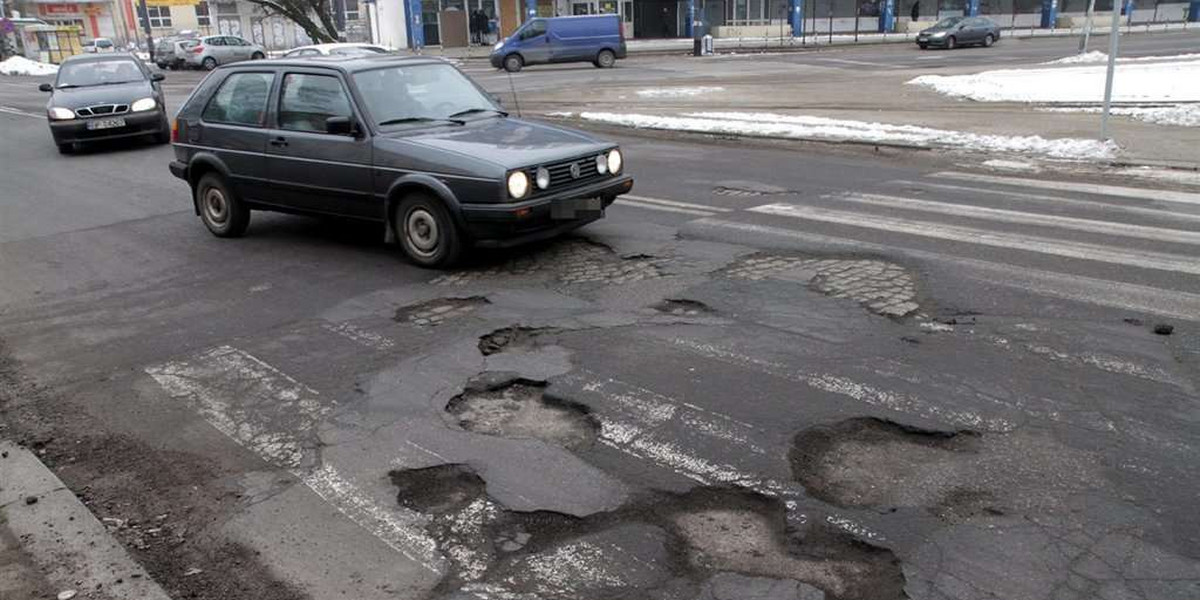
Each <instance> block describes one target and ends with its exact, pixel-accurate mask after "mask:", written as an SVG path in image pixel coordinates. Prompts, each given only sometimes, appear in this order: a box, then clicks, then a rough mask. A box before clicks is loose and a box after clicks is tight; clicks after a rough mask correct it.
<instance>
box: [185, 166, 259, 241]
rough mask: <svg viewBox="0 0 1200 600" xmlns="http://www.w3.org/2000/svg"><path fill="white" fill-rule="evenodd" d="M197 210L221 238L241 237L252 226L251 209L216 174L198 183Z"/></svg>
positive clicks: (196, 192)
mask: <svg viewBox="0 0 1200 600" xmlns="http://www.w3.org/2000/svg"><path fill="white" fill-rule="evenodd" d="M195 199H196V208H198V209H199V210H200V220H201V221H203V222H204V226H205V227H207V228H208V230H209V231H210V232H212V234H213V235H215V236H217V237H221V238H233V237H241V236H242V235H244V234H245V233H246V228H247V227H249V226H250V209H249V208H246V205H245V204H242V201H241V200H239V199H238V198H237V196H235V195H234V194H233V192H232V190H230V189H229V185H228V184H226V183H225V179H224V178H222V177H221V176H220V175H218V174H216V173H207V174H205V175H204V176H203V177H201V178H200V181H197V182H196V188H195Z"/></svg>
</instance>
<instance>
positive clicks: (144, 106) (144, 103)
mask: <svg viewBox="0 0 1200 600" xmlns="http://www.w3.org/2000/svg"><path fill="white" fill-rule="evenodd" d="M157 106H158V102H155V101H154V98H142V99H141V100H138V101H137V102H134V103H133V104H131V105H129V110H131V111H133V112H146V111H148V110H154V108H155V107H157Z"/></svg>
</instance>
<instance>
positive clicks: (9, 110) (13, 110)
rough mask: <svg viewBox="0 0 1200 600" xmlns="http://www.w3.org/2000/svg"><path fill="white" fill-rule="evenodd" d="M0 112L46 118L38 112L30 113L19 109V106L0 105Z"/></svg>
mask: <svg viewBox="0 0 1200 600" xmlns="http://www.w3.org/2000/svg"><path fill="white" fill-rule="evenodd" d="M0 113H4V114H6V115H16V116H19V117H32V118H34V119H45V118H46V115H40V114H38V113H31V112H28V111H24V110H21V109H19V108H13V107H11V106H0Z"/></svg>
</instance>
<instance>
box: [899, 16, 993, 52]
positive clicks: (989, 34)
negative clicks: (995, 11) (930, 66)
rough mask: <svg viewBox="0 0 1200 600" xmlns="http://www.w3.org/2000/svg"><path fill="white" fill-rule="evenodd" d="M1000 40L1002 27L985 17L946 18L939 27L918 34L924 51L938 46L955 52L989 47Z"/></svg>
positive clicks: (918, 42)
mask: <svg viewBox="0 0 1200 600" xmlns="http://www.w3.org/2000/svg"><path fill="white" fill-rule="evenodd" d="M999 39H1000V26H999V25H997V24H995V23H994V22H992V20H991V19H986V18H984V17H946V18H945V19H942V20H941V21H938V23H937V25H934V26H933V27H930V28H929V29H926V30H923V31H922V32H921V33H918V34H917V45H918V46H920V47H921V49H922V50H924V49H926V48H928V47H930V46H937V47H941V48H946V49H948V50H953V49H954V48H957V47H959V46H971V45H975V44H978V45H980V46H983V47H985V48H986V47H989V46H991V45H992V44H994V43H996V41H997V40H999Z"/></svg>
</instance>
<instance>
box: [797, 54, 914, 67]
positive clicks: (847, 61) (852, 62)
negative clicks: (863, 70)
mask: <svg viewBox="0 0 1200 600" xmlns="http://www.w3.org/2000/svg"><path fill="white" fill-rule="evenodd" d="M817 60H820V61H822V62H835V63H843V64H847V65H861V66H867V67H875V68H879V69H902V68H904V67H903V66H901V65H892V64H887V63H874V62H867V61H865V60H850V59H847V58H824V57H821V58H818V59H817Z"/></svg>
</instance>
